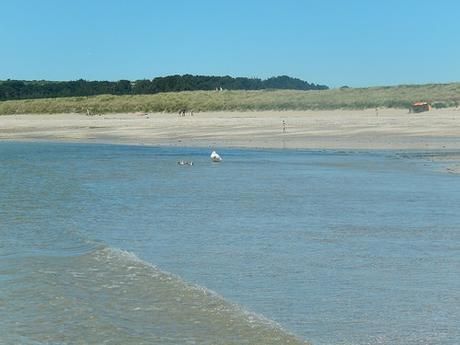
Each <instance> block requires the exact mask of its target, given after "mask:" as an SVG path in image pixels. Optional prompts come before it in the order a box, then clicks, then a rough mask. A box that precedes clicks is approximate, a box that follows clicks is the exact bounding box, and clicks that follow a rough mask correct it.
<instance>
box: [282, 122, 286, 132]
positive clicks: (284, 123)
mask: <svg viewBox="0 0 460 345" xmlns="http://www.w3.org/2000/svg"><path fill="white" fill-rule="evenodd" d="M283 133H286V121H284V120H283Z"/></svg>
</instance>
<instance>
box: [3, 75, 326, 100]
mask: <svg viewBox="0 0 460 345" xmlns="http://www.w3.org/2000/svg"><path fill="white" fill-rule="evenodd" d="M265 89H289V90H325V89H328V87H327V86H326V85H318V84H313V83H308V82H306V81H303V80H301V79H298V78H292V77H289V76H278V77H272V78H268V79H265V80H262V79H259V78H242V77H238V78H233V77H230V76H224V77H219V76H200V75H196V76H195V75H190V74H186V75H172V76H167V77H157V78H154V79H151V80H149V79H143V80H136V81H129V80H119V81H88V80H83V79H80V80H75V81H45V80H40V81H24V80H9V79H8V80H5V81H0V100H2V101H5V100H14V99H29V98H56V97H73V96H93V95H102V94H112V95H141V94H153V93H159V92H178V91H195V90H265Z"/></svg>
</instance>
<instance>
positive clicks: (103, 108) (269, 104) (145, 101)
mask: <svg viewBox="0 0 460 345" xmlns="http://www.w3.org/2000/svg"><path fill="white" fill-rule="evenodd" d="M415 101H430V102H432V104H433V106H434V107H438V108H441V107H452V106H458V104H459V103H460V83H452V84H428V85H401V86H391V87H372V88H342V89H331V90H321V91H293V90H292V91H291V90H264V91H223V92H217V91H191V92H171V93H158V94H153V95H123V96H114V95H100V96H91V97H66V98H47V99H27V100H18V101H3V102H0V114H3V115H5V114H35V113H36V114H45V113H50V114H53V113H86V112H87V109H89V110H90V112H91V113H92V114H103V113H129V112H169V113H175V112H177V111H179V109H183V108H185V109H187V110H193V111H195V112H203V111H248V110H249V111H250V110H315V109H318V110H322V109H367V108H376V107H379V108H382V107H385V108H409V107H410V105H411V103H412V102H415Z"/></svg>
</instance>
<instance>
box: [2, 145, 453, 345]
mask: <svg viewBox="0 0 460 345" xmlns="http://www.w3.org/2000/svg"><path fill="white" fill-rule="evenodd" d="M219 153H220V154H221V155H222V156H223V158H224V160H223V161H222V162H221V163H212V162H211V161H210V159H209V157H208V156H209V151H208V150H206V149H200V148H188V149H185V148H155V147H142V146H117V145H92V144H91V145H90V144H62V143H32V142H31V143H17V142H2V143H0V344H105V343H106V344H300V343H302V342H303V341H308V342H311V343H313V344H414V345H415V344H452V345H453V344H458V343H459V342H460V327H458V322H459V320H460V293H459V291H460V212H459V209H460V180H459V177H458V176H455V175H451V174H447V173H444V172H443V171H442V169H441V167H439V166H437V165H435V164H434V163H430V162H428V161H427V160H425V159H424V153H423V152H422V153H414V152H412V153H404V154H402V153H401V152H394V151H386V152H383V151H366V152H351V151H296V150H240V149H223V150H220V151H219ZM180 160H188V161H193V163H194V164H193V166H189V165H186V166H181V165H178V164H177V162H178V161H180Z"/></svg>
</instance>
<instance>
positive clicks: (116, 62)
mask: <svg viewBox="0 0 460 345" xmlns="http://www.w3.org/2000/svg"><path fill="white" fill-rule="evenodd" d="M0 41H1V42H2V43H1V50H0V79H7V78H10V79H47V80H70V79H79V78H83V79H88V80H118V79H130V80H134V79H143V78H152V77H155V76H163V75H169V74H185V73H191V74H207V75H227V74H228V75H232V76H247V77H253V76H254V77H260V78H266V77H270V76H274V75H281V74H287V75H290V76H295V77H299V78H301V79H304V80H307V81H310V82H315V83H321V84H327V85H329V86H332V87H337V86H342V85H349V86H371V85H394V84H411V83H430V82H451V81H460V1H458V0H437V1H424V0H418V1H415V0H406V1H404V0H400V1H396V0H385V1H383V0H382V1H373V0H349V1H346V0H343V1H339V0H321V1H319V0H316V1H313V0H304V1H300V0H298V1H296V0H282V1H281V0H279V1H272V0H264V1H258V0H253V1H250V0H246V1H240V0H226V1H224V0H220V1H219V0H214V1H209V0H194V1H192V0H189V1H186V0H169V1H155V0H151V1H148V0H137V1H136V0H131V1H128V0H118V1H117V0H112V1H108V0H91V1H90V0H79V1H76V0H66V1H64V0H60V1H58V0H29V1H25V0H23V1H12V0H0Z"/></svg>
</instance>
